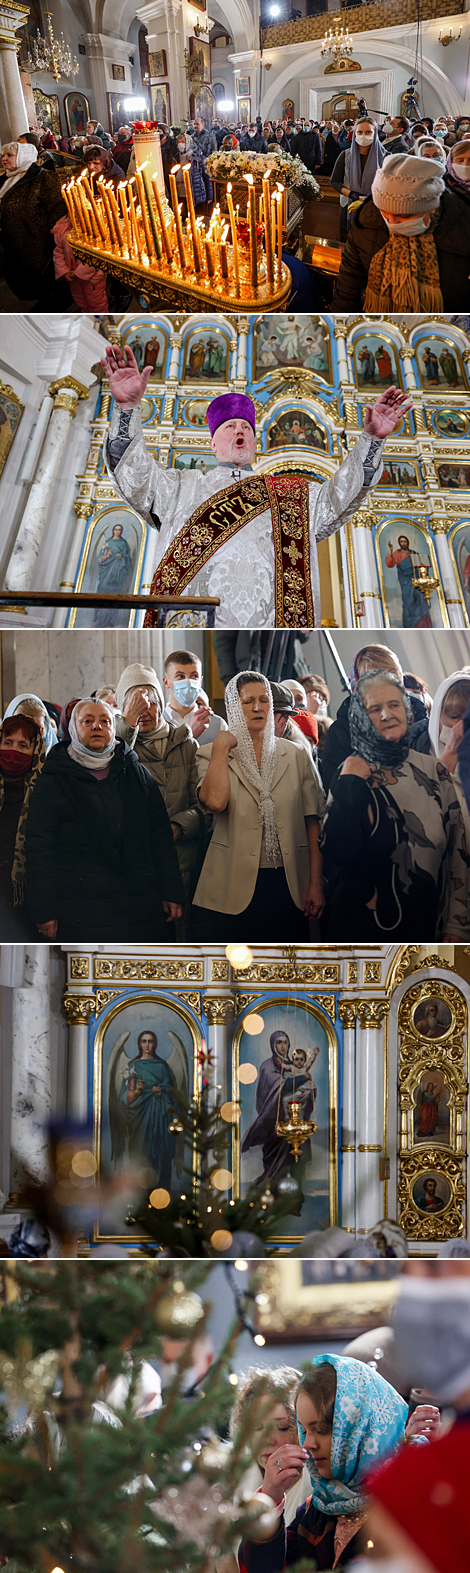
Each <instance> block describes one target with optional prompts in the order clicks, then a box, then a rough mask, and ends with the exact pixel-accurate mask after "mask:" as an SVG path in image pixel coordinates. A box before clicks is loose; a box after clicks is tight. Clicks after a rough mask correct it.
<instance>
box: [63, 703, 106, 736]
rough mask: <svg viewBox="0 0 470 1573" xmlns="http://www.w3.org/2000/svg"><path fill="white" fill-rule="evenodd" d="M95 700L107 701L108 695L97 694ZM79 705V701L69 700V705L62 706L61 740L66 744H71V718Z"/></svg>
mask: <svg viewBox="0 0 470 1573" xmlns="http://www.w3.org/2000/svg"><path fill="white" fill-rule="evenodd" d="M95 698H96V699H105V698H106V695H105V694H96V695H95ZM79 703H80V701H79V700H78V699H69V700H68V703H67V704H66V705H63V706H62V709H61V712H60V731H61V739H62V741H63V742H64V743H70V742H71V737H70V732H69V722H70V717H71V714H72V710H74V709H75V705H78V704H79Z"/></svg>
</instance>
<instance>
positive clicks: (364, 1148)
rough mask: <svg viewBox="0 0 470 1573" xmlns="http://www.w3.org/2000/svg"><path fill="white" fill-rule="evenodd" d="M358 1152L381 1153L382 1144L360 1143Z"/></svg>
mask: <svg viewBox="0 0 470 1573" xmlns="http://www.w3.org/2000/svg"><path fill="white" fill-rule="evenodd" d="M357 1150H358V1152H381V1151H382V1148H381V1145H380V1142H360V1143H359V1146H358V1149H357Z"/></svg>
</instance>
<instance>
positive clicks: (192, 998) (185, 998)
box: [178, 993, 201, 1020]
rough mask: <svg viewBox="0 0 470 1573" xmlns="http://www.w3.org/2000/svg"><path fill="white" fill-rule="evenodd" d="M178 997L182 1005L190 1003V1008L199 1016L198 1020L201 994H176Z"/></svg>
mask: <svg viewBox="0 0 470 1573" xmlns="http://www.w3.org/2000/svg"><path fill="white" fill-rule="evenodd" d="M178 999H179V1000H181V1001H182V1003H183V1005H190V1006H191V1010H193V1011H194V1013H195V1015H196V1016H199V1020H200V1019H201V996H200V994H199V993H195V994H188V993H184V994H178Z"/></svg>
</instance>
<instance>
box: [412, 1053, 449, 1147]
mask: <svg viewBox="0 0 470 1573" xmlns="http://www.w3.org/2000/svg"><path fill="white" fill-rule="evenodd" d="M449 1098H450V1088H449V1087H448V1086H447V1085H446V1082H445V1081H444V1077H443V1075H442V1073H441V1071H439V1070H435V1069H432V1070H425V1071H423V1074H422V1077H421V1080H420V1083H419V1086H418V1087H417V1088H416V1091H415V1093H414V1095H413V1101H414V1110H413V1141H414V1143H415V1144H416V1143H417V1142H431V1141H434V1142H444V1143H446V1144H447V1145H448V1144H449V1141H450V1110H449Z"/></svg>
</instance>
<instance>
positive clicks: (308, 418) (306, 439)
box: [267, 407, 328, 453]
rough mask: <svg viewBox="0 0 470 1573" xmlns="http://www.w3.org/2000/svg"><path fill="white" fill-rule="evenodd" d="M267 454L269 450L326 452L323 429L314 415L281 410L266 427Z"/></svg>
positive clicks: (325, 437) (326, 440)
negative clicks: (291, 449) (307, 449)
mask: <svg viewBox="0 0 470 1573" xmlns="http://www.w3.org/2000/svg"><path fill="white" fill-rule="evenodd" d="M267 446H268V452H269V451H270V449H271V448H284V447H286V446H287V447H293V448H322V449H323V452H324V453H327V452H328V438H327V436H326V432H325V428H324V427H323V426H320V425H319V423H318V421H317V420H315V416H314V415H310V414H309V412H308V410H306V409H305V407H304V408H303V409H300V408H299V409H291V410H283V411H282V414H281V415H277V416H276V419H275V421H272V422H271V425H270V426H268V433H267Z"/></svg>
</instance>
